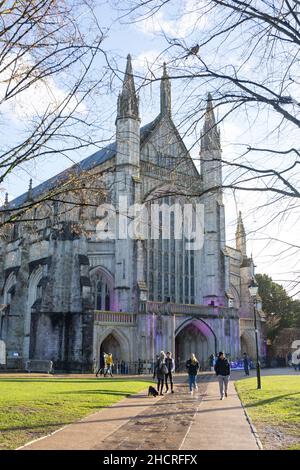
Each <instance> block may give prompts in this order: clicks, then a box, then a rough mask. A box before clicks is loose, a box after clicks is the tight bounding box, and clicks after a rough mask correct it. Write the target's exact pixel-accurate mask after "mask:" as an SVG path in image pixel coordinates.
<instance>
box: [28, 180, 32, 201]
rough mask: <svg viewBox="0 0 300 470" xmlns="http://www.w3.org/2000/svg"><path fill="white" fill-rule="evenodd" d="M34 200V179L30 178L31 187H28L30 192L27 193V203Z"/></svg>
mask: <svg viewBox="0 0 300 470" xmlns="http://www.w3.org/2000/svg"><path fill="white" fill-rule="evenodd" d="M32 199H33V198H32V178H30V180H29V187H28V191H27V201H31V200H32Z"/></svg>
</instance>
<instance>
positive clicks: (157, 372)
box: [153, 351, 168, 395]
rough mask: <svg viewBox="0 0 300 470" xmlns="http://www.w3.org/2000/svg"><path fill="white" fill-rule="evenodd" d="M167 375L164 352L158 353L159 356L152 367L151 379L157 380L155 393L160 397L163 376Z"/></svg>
mask: <svg viewBox="0 0 300 470" xmlns="http://www.w3.org/2000/svg"><path fill="white" fill-rule="evenodd" d="M167 373H168V368H167V366H166V355H165V353H164V351H161V352H160V355H159V357H158V359H157V361H156V364H155V367H154V374H153V378H155V376H156V378H157V391H158V393H159V394H160V395H163V388H164V382H165V375H166V374H167Z"/></svg>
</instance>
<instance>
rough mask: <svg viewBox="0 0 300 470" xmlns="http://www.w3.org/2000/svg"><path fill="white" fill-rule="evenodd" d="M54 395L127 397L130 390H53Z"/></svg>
mask: <svg viewBox="0 0 300 470" xmlns="http://www.w3.org/2000/svg"><path fill="white" fill-rule="evenodd" d="M53 393H54V394H55V395H99V394H100V395H101V394H102V395H118V396H119V395H120V396H124V397H127V396H129V395H131V394H132V392H131V391H130V390H129V391H125V390H70V391H66V392H53Z"/></svg>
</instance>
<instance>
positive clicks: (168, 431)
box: [21, 374, 259, 450]
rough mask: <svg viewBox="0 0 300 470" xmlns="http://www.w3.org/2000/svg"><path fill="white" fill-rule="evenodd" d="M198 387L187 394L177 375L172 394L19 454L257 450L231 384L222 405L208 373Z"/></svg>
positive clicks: (122, 408) (117, 410)
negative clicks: (105, 451)
mask: <svg viewBox="0 0 300 470" xmlns="http://www.w3.org/2000/svg"><path fill="white" fill-rule="evenodd" d="M198 385H199V390H198V392H196V393H194V395H193V396H191V395H190V394H189V392H188V387H187V384H186V377H183V376H178V377H176V387H175V393H174V394H167V395H164V396H163V397H159V398H153V397H149V398H148V397H147V395H146V394H145V393H140V394H138V395H133V396H131V397H128V398H125V399H124V400H122V401H120V402H118V403H116V404H115V405H113V406H111V407H109V408H106V409H103V410H101V411H99V412H97V413H94V414H92V415H90V416H87V417H86V418H84V419H82V420H81V421H78V422H76V423H74V424H71V425H68V426H65V427H64V428H62V429H61V430H59V431H56V432H55V433H53V434H51V435H50V436H46V437H44V438H41V439H39V440H37V441H34V442H33V443H29V444H27V445H26V446H24V447H22V448H21V450H58V449H62V450H75V449H76V450H100V449H101V450H138V449H146V450H148V449H152V450H153V449H155V450H178V449H181V450H190V449H194V450H196V449H197V450H202V449H219V450H222V449H236V450H238V449H249V450H258V449H259V443H258V442H257V439H256V437H255V434H254V433H253V429H252V427H251V426H250V424H249V422H248V420H247V418H246V415H245V412H244V409H243V407H242V405H241V402H240V400H239V398H238V396H237V393H236V391H235V388H234V385H233V383H230V388H229V395H228V398H226V399H224V400H222V401H221V400H220V398H219V392H218V383H217V381H216V379H215V377H214V376H213V375H210V374H203V375H200V376H199V381H198Z"/></svg>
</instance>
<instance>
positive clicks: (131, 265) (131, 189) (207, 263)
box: [0, 56, 264, 371]
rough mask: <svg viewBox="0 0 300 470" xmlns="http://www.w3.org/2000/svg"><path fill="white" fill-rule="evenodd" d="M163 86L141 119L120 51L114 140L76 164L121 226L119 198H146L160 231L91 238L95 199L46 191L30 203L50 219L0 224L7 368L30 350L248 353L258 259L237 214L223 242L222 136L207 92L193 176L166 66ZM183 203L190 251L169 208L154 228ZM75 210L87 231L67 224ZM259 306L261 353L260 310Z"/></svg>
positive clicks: (72, 364)
mask: <svg viewBox="0 0 300 470" xmlns="http://www.w3.org/2000/svg"><path fill="white" fill-rule="evenodd" d="M160 87H161V89H160V113H159V115H158V117H157V118H156V119H155V120H154V121H153V122H151V123H150V124H147V125H145V126H144V127H141V126H140V116H139V101H138V97H137V94H136V90H135V84H134V77H133V72H132V65H131V58H130V56H128V58H127V67H126V72H125V76H124V82H123V87H122V91H121V93H120V95H119V98H118V107H117V118H116V142H115V143H113V144H111V145H110V146H108V147H106V148H104V149H102V150H100V151H98V152H96V153H95V154H93V155H92V156H90V157H88V158H87V159H85V160H83V161H82V162H81V163H80V170H81V171H82V172H84V173H85V174H91V175H93V177H94V178H96V179H97V178H100V179H101V182H102V184H103V185H104V186H105V188H106V190H105V191H106V192H105V201H104V202H105V204H108V206H105V207H110V208H111V210H112V211H114V217H115V218H114V220H115V221H117V222H118V224H117V225H118V227H120V225H121V223H122V221H121V218H122V211H123V209H124V208H123V206H122V204H124V201H125V204H126V205H127V207H137V205H144V206H145V207H147V208H148V209H149V211H148V212H149V213H150V214H153V212H152V211H151V207H153V204H154V203H155V204H156V205H158V206H159V208H158V212H157V214H158V215H157V220H156V222H155V224H154V225H155V226H156V228H157V236H156V237H151V236H149V233H148V236H147V234H146V235H143V234H140V235H139V236H137V237H133V236H118V235H120V234H117V236H115V237H113V236H111V237H110V236H107V237H106V238H105V237H103V236H99V233H98V223H99V217H98V216H99V212H97V209H96V208H95V207H94V205H91V207H88V204H87V205H86V206H87V207H80V208H77V209H78V210H75V209H74V210H72V211H69V212H68V214H67V215H66V211H63V210H61V206H64V202H63V201H59V202H58V201H54V202H53V201H51V199H49V200H47V197H45V202H40V203H39V205H38V206H37V208H35V211H40V212H43V210H44V212H43V214H46V216H45V217H40V218H37V220H36V221H35V229H34V230H31V231H29V230H27V229H25V228H22V222H20V223H19V224H15V226H13V227H12V228H11V225H10V226H9V227H10V228H9V230H8V229H7V228H5V226H4V229H3V233H2V234H1V238H0V286H1V299H0V304H1V305H0V340H1V341H2V342H3V343H4V344H5V348H6V356H7V367H9V368H18V369H20V368H21V369H22V368H24V367H25V364H26V361H28V360H29V359H39V360H52V361H53V362H54V368H55V369H56V370H66V371H76V370H77V371H78V370H81V371H89V370H91V369H92V368H93V367H94V368H95V367H97V365H98V362H99V357H100V354H101V352H111V353H112V354H113V356H114V360H115V361H125V362H127V363H129V364H130V363H133V362H134V361H137V360H138V359H141V360H143V361H147V362H151V361H152V360H153V359H154V358H155V356H156V354H157V353H159V352H160V351H161V350H165V351H172V352H173V355H174V357H175V360H176V365H177V367H178V369H180V368H181V367H182V365H183V364H184V363H185V361H186V359H187V358H188V357H189V355H190V354H191V353H195V354H196V356H197V357H198V359H199V361H200V363H201V365H202V368H203V369H205V368H206V367H207V365H208V358H209V356H210V355H211V354H215V353H217V352H218V351H219V350H223V351H225V353H226V354H229V355H230V356H231V358H232V359H235V358H237V357H240V356H241V354H242V353H243V352H245V351H246V352H247V353H248V354H249V355H250V356H254V353H255V344H254V324H253V304H252V303H251V299H250V297H249V292H248V285H249V283H250V280H251V278H252V277H253V275H254V264H253V260H252V257H251V258H249V257H248V256H247V249H246V234H245V229H244V225H243V221H242V217H241V214H240V215H239V218H238V221H237V230H236V246H235V247H229V246H227V245H226V238H225V208H224V204H223V198H222V165H221V143H220V133H219V129H218V126H217V124H216V120H215V115H214V109H213V101H212V97H211V96H210V95H208V100H207V109H206V114H205V118H204V123H203V132H202V137H201V148H200V163H201V171H200V173H199V171H198V170H197V168H196V167H195V165H194V162H193V160H192V158H191V157H190V155H189V153H188V151H187V149H186V147H185V145H184V143H183V141H182V139H181V137H180V135H179V132H178V131H177V129H176V127H175V125H174V123H173V120H172V108H171V84H170V80H169V77H168V74H167V70H166V68H165V66H164V72H163V76H162V79H161V85H160ZM65 174H66V172H63V173H62V174H60V175H58V176H57V177H54V178H51V180H49V181H47V182H45V183H43V184H42V185H39V186H37V187H36V188H32V187H30V189H29V191H28V193H27V194H24V195H22V196H20V197H19V198H17V199H15V200H13V201H10V202H8V201H7V200H6V202H5V206H4V207H5V208H6V212H5V214H6V215H3V216H2V218H4V217H8V215H9V213H10V211H12V210H13V209H14V210H16V208H18V207H22V205H24V204H26V201H29V200H30V201H35V200H38V198H41V196H43V195H47V193H49V191H51V189H52V188H53V187H55V186H57V185H58V182H59V181H61V178H63V177H64V175H65ZM98 175H99V176H98ZM186 204H187V205H188V206H189V207H192V208H194V207H195V206H196V205H197V204H199V205H200V206H201V207H202V210H203V214H202V221H203V223H202V242H201V243H200V245H201V246H195V248H194V249H187V248H186V245H187V244H186V240H185V235H184V234H182V236H179V237H176V236H175V232H176V230H177V229H178V220H177V221H176V220H175V218H174V211H172V210H169V212H168V216H169V219H168V220H169V221H168V228H169V232H168V236H167V237H163V236H162V230H161V227H162V223H163V218H164V216H163V215H162V214H163V210H161V211H160V208H163V207H164V208H166V207H167V208H168V207H169V208H170V207H174V205H175V206H176V205H177V206H178V207H179V212H180V210H181V209H180V208H182V210H183V207H184V206H185V205H186ZM65 205H66V204H65ZM121 206H122V207H121ZM33 207H34V205H33ZM83 212H84V213H85V214H86V217H82V213H83ZM35 213H36V212H35ZM179 215H180V214H179ZM27 218H28V217H27ZM80 218H81V219H80ZM150 218H151V217H150ZM79 219H80V220H81V222H80V223H81V224H82V225H83V226H84V228H85V230H82V231H74V230H72V223H73V222H78V220H79ZM100 219H101V217H100ZM123 219H124V217H123ZM123 219H122V220H123ZM123 222H124V220H123ZM152 222H153V221H152ZM58 225H59V227H60V229H59V230H58V229H57V226H58ZM24 226H25V225H24ZM152 226H153V224H152ZM148 232H149V231H148ZM143 233H144V232H143ZM102 235H103V234H102ZM200 238H201V237H200ZM258 314H259V322H258V324H259V339H260V353H261V354H262V355H263V353H264V350H263V348H264V338H263V333H262V331H263V328H262V325H263V316H262V314H261V312H258Z"/></svg>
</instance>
